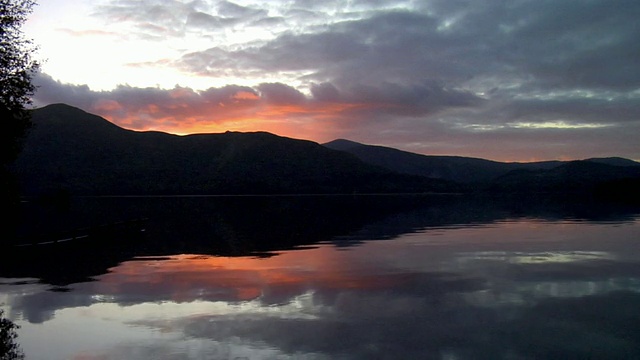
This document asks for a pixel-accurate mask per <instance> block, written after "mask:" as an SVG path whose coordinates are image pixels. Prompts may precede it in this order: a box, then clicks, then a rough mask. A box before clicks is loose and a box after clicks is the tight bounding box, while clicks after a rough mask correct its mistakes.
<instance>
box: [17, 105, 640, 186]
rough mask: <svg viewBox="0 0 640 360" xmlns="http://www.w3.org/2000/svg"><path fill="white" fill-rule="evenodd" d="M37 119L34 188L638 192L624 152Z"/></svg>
mask: <svg viewBox="0 0 640 360" xmlns="http://www.w3.org/2000/svg"><path fill="white" fill-rule="evenodd" d="M33 123H34V126H33V128H32V130H31V132H30V134H29V136H28V137H27V139H26V141H25V146H24V148H23V151H22V153H21V154H20V156H19V157H18V159H17V161H16V162H15V164H14V166H13V169H12V170H13V171H14V173H15V175H16V176H17V178H18V181H19V183H20V185H21V187H22V188H21V193H22V194H23V195H27V196H30V195H43V194H71V195H190V194H191V195H214V194H314V193H321V194H327V193H343V194H345V193H346V194H352V193H413V192H418V193H424V192H457V193H460V192H470V191H474V192H478V191H479V192H489V193H525V194H529V193H580V192H582V193H584V192H594V193H599V194H605V195H615V196H618V197H630V198H634V197H635V198H637V197H638V194H639V193H640V191H639V189H640V164H639V163H637V162H634V161H631V160H628V159H622V158H593V159H587V160H583V161H574V162H566V161H545V162H536V163H504V162H497V161H490V160H485V159H479V158H469V157H458V156H429V155H420V154H415V153H410V152H406V151H401V150H397V149H393V148H388V147H383V146H372V145H365V144H360V143H357V142H353V141H349V140H343V139H339V140H335V141H332V142H330V143H326V144H323V145H321V144H318V143H315V142H312V141H306V140H298V139H292V138H287V137H281V136H277V135H274V134H270V133H266V132H251V133H240V132H226V133H219V134H194V135H186V136H178V135H172V134H167V133H162V132H156V131H145V132H137V131H132V130H126V129H123V128H121V127H118V126H116V125H114V124H113V123H110V122H109V121H107V120H105V119H103V118H101V117H99V116H96V115H93V114H89V113H86V112H84V111H82V110H80V109H77V108H73V107H71V106H68V105H64V104H55V105H49V106H46V107H43V108H40V109H36V110H34V111H33Z"/></svg>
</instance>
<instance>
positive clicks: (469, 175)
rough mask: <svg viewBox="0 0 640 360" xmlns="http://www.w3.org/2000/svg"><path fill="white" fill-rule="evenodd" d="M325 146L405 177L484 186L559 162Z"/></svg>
mask: <svg viewBox="0 0 640 360" xmlns="http://www.w3.org/2000/svg"><path fill="white" fill-rule="evenodd" d="M324 146H326V147H328V148H331V149H334V150H340V151H345V152H347V153H350V154H353V155H355V156H356V157H358V158H359V159H360V160H362V161H364V162H366V163H369V164H372V165H377V166H382V167H384V168H387V169H390V170H393V171H397V172H399V173H402V174H410V175H419V176H426V177H432V178H438V179H446V180H451V181H456V182H460V183H483V182H488V181H490V180H493V179H495V178H496V177H499V176H501V175H504V174H506V173H507V172H509V171H511V170H515V169H519V168H530V169H549V168H552V167H554V166H557V165H559V164H560V163H561V162H559V161H545V162H539V163H504V162H497V161H491V160H485V159H479V158H470V157H462V156H433V155H421V154H416V153H411V152H407V151H401V150H398V149H393V148H389V147H384V146H374V145H365V144H360V143H357V142H354V141H349V140H344V139H338V140H334V141H331V142H329V143H326V144H324Z"/></svg>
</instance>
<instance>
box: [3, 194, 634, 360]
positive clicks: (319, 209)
mask: <svg viewBox="0 0 640 360" xmlns="http://www.w3.org/2000/svg"><path fill="white" fill-rule="evenodd" d="M23 211H24V213H23V216H24V217H25V218H27V217H28V218H29V219H30V221H28V222H24V223H23V224H22V225H20V226H19V229H18V233H19V235H20V236H21V238H20V239H21V240H22V241H29V242H37V241H35V240H34V239H35V238H36V237H38V241H44V240H46V238H47V237H49V238H50V240H54V239H53V238H55V237H56V236H58V237H65V236H66V234H68V232H67V231H68V229H69V228H76V227H77V228H82V227H87V226H88V227H91V226H97V225H100V224H103V223H113V222H117V221H128V220H131V219H142V218H144V219H145V221H144V226H143V228H144V230H145V231H143V232H133V233H132V232H131V231H129V230H127V231H126V232H119V231H117V229H116V231H114V232H109V233H108V234H107V235H106V236H104V237H100V238H97V237H96V238H94V239H92V238H85V239H84V240H76V242H77V243H76V244H75V245H70V243H71V242H66V243H64V244H67V245H64V244H58V245H56V246H58V247H52V246H50V247H46V245H39V246H40V247H45V249H46V250H45V251H40V250H37V249H36V248H34V250H32V251H28V252H25V251H18V252H16V253H14V254H12V255H11V256H7V255H6V254H5V258H6V259H5V261H4V262H3V265H2V266H0V309H3V310H4V311H5V316H6V317H8V318H10V319H11V320H13V321H14V322H15V323H16V324H18V325H19V326H20V329H19V330H18V339H17V341H18V343H19V344H20V346H21V348H22V349H23V350H24V353H25V355H26V359H34V360H39V359H43V360H44V359H47V360H56V359H638V358H640V215H639V214H640V212H639V211H638V209H637V208H635V207H632V206H622V205H619V204H611V203H606V202H605V203H603V202H595V201H579V202H577V201H573V200H572V201H568V200H545V201H542V200H538V201H531V200H527V199H490V198H474V199H468V198H461V197H448V196H440V197H427V196H413V197H409V196H370V197H353V196H334V197H239V198H231V197H228V198H198V197H191V198H109V199H107V198H102V199H72V201H71V203H69V204H62V205H61V204H57V205H52V204H48V205H47V204H45V205H43V204H31V203H29V204H24V209H23ZM80 241H84V243H80Z"/></svg>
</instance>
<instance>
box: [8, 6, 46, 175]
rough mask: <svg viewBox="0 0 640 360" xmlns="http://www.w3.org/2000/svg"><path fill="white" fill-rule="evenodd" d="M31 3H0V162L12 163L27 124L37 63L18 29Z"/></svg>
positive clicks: (24, 134)
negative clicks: (0, 126)
mask: <svg viewBox="0 0 640 360" xmlns="http://www.w3.org/2000/svg"><path fill="white" fill-rule="evenodd" d="M34 5H35V1H34V0H0V119H2V122H3V123H2V130H1V131H0V134H2V135H1V137H0V144H1V146H2V148H1V151H0V160H1V161H2V165H6V164H8V163H10V162H11V161H13V160H15V158H16V156H17V155H18V153H19V152H20V146H21V143H22V140H23V139H24V137H25V136H26V134H27V131H28V129H29V127H30V125H31V121H30V111H29V109H27V106H29V105H31V96H32V95H33V93H34V91H35V86H34V85H33V84H32V82H31V80H32V77H33V75H34V74H35V73H36V72H37V71H38V70H39V68H40V64H39V63H38V61H36V60H35V59H33V54H34V52H35V51H36V47H35V46H34V45H33V43H32V42H31V41H30V40H28V39H25V38H24V36H23V34H22V31H21V27H22V25H23V24H24V22H25V21H26V20H27V16H28V15H29V14H30V13H31V11H32V9H33V6H34Z"/></svg>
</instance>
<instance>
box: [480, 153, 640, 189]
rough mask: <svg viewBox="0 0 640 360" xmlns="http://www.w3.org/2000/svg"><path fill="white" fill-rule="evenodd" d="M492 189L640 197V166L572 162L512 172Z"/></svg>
mask: <svg viewBox="0 0 640 360" xmlns="http://www.w3.org/2000/svg"><path fill="white" fill-rule="evenodd" d="M625 163H626V162H625ZM491 189H492V190H498V191H501V192H534V193H541V192H545V193H559V192H562V193H585V192H590V193H601V194H608V195H612V194H614V193H615V194H617V195H623V196H627V197H629V198H638V195H640V167H639V166H635V165H634V166H615V165H609V164H606V163H603V162H595V161H592V160H580V161H570V162H566V163H563V164H562V165H560V166H557V167H555V168H553V169H548V170H527V169H519V170H514V171H511V172H509V173H507V174H505V175H503V176H501V177H499V178H497V179H496V180H494V181H493V182H492V183H491Z"/></svg>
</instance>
